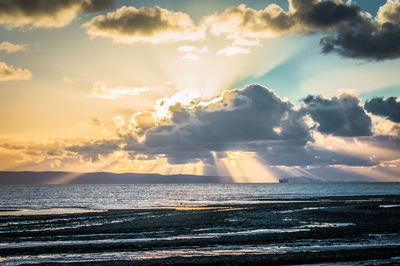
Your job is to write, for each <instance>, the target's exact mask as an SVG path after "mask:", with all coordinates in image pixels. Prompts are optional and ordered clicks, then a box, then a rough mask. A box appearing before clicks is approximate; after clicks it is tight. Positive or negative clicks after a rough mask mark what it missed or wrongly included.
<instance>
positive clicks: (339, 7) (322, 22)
mask: <svg viewBox="0 0 400 266" xmlns="http://www.w3.org/2000/svg"><path fill="white" fill-rule="evenodd" d="M360 12H361V9H360V8H359V7H358V6H354V5H344V4H341V3H335V2H332V1H324V2H319V3H318V2H317V3H315V4H313V5H312V6H311V8H310V9H309V10H307V12H305V13H304V14H301V13H300V14H298V20H299V21H301V22H302V23H303V24H305V25H308V27H310V28H311V29H312V28H315V29H326V28H329V27H332V26H337V25H339V24H342V23H348V22H357V21H360V20H362V17H361V16H360Z"/></svg>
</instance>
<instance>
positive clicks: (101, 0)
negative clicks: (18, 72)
mask: <svg viewBox="0 0 400 266" xmlns="http://www.w3.org/2000/svg"><path fill="white" fill-rule="evenodd" d="M115 4H116V1H115V0H3V1H1V2H0V24H4V25H6V27H9V28H20V27H26V26H30V27H36V28H40V27H44V28H51V27H64V26H65V25H67V24H69V23H70V22H71V21H72V20H73V19H74V18H75V17H76V16H77V15H78V13H93V12H98V11H102V10H106V9H109V8H113V7H114V6H115Z"/></svg>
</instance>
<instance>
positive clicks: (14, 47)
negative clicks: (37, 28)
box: [0, 42, 26, 54]
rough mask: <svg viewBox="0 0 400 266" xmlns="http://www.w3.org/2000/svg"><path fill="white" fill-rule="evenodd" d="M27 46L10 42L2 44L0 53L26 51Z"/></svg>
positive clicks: (0, 44)
mask: <svg viewBox="0 0 400 266" xmlns="http://www.w3.org/2000/svg"><path fill="white" fill-rule="evenodd" d="M25 50H26V46H25V45H21V44H12V43H10V42H1V43H0V51H5V52H6V53H7V54H11V53H16V52H20V51H25Z"/></svg>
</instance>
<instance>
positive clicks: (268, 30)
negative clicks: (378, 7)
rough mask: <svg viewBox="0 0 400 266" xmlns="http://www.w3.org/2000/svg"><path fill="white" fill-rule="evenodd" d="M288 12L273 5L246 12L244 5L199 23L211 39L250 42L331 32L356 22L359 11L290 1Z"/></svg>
mask: <svg viewBox="0 0 400 266" xmlns="http://www.w3.org/2000/svg"><path fill="white" fill-rule="evenodd" d="M289 6H290V8H289V11H288V12H286V11H284V10H283V9H282V8H281V7H280V6H278V5H276V4H270V5H268V6H267V7H266V8H265V9H263V10H254V9H252V8H247V7H246V6H245V5H244V4H241V5H239V6H237V7H230V8H227V9H226V10H225V11H223V12H222V13H220V14H218V13H215V14H213V15H211V16H207V17H205V18H204V19H203V22H202V23H204V24H206V25H208V27H209V28H210V31H211V32H212V33H213V34H215V35H222V34H224V35H226V37H227V38H228V39H233V40H236V39H238V38H239V39H242V40H246V39H248V40H252V39H253V40H254V39H259V38H269V37H274V36H277V35H282V34H286V33H307V32H313V31H321V30H322V31H325V30H332V29H334V27H336V26H337V25H340V24H343V23H345V22H349V21H353V20H358V19H359V17H360V10H359V8H358V7H356V6H353V5H345V4H343V3H340V2H339V1H323V2H321V1H314V0H290V1H289Z"/></svg>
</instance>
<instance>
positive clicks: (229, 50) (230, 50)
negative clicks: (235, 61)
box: [216, 45, 250, 56]
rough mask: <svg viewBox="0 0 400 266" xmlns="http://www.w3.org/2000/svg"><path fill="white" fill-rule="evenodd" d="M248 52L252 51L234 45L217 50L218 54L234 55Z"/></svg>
mask: <svg viewBox="0 0 400 266" xmlns="http://www.w3.org/2000/svg"><path fill="white" fill-rule="evenodd" d="M248 53H250V50H249V49H246V48H243V47H239V46H234V45H233V46H227V47H225V48H223V49H221V50H219V51H217V53H216V55H225V56H234V55H238V54H248Z"/></svg>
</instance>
